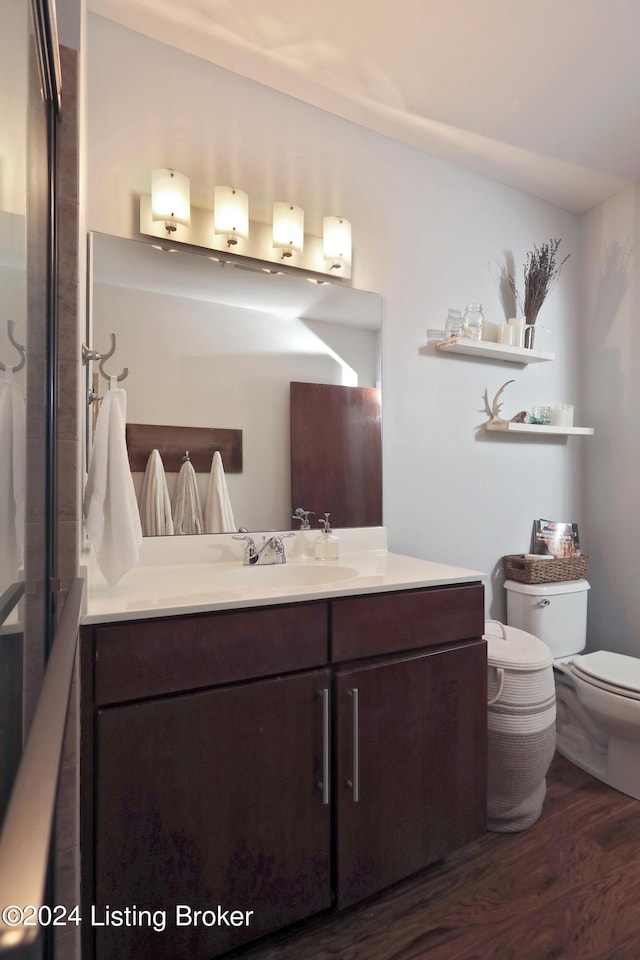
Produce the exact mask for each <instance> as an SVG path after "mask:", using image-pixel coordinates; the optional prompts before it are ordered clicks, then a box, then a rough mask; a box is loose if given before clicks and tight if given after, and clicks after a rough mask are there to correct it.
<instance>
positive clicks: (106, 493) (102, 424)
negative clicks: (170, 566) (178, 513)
mask: <svg viewBox="0 0 640 960" xmlns="http://www.w3.org/2000/svg"><path fill="white" fill-rule="evenodd" d="M116 383H117V380H116V378H115V377H112V379H111V388H110V389H109V391H108V392H107V393H106V394H105V398H104V400H103V401H102V403H101V405H100V412H99V413H98V422H97V423H96V432H95V435H94V438H93V449H92V451H91V461H90V463H89V476H88V479H87V486H86V488H85V492H84V516H85V524H86V529H87V534H88V536H89V538H90V540H91V541H92V543H93V545H94V547H95V551H96V556H97V559H98V564H99V566H100V569H101V570H102V573H103V574H104V577H105V579H106V581H107V583H108V584H109V586H112V585H113V584H114V583H115V582H116V580H119V579H120V577H121V576H122V575H123V574H125V573H126V572H127V570H130V569H131V568H132V567H134V566H135V565H136V564H137V562H138V558H139V556H140V546H141V544H142V527H141V525H140V514H139V512H138V502H137V500H136V494H135V489H134V486H133V479H132V477H131V470H130V469H129V458H128V456H127V444H126V440H125V429H126V420H127V395H126V393H125V392H124V390H123V389H122V388H121V387H117V386H116Z"/></svg>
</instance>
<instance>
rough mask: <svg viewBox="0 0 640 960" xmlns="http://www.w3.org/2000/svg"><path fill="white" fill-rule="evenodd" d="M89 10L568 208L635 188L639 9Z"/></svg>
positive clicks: (481, 5) (100, 5)
mask: <svg viewBox="0 0 640 960" xmlns="http://www.w3.org/2000/svg"><path fill="white" fill-rule="evenodd" d="M88 6H89V9H90V10H91V11H92V12H94V13H98V14H100V15H102V16H104V17H107V18H109V19H111V20H114V21H116V22H118V23H121V24H123V25H125V26H127V27H130V28H131V29H133V30H136V31H138V32H141V33H145V34H147V35H148V36H150V37H153V38H154V39H156V40H160V41H162V42H165V43H169V44H171V45H173V46H176V47H179V48H180V49H182V50H184V51H186V52H188V53H192V54H194V55H196V56H198V57H201V58H203V59H206V60H210V61H211V62H213V63H216V64H218V65H219V66H222V67H225V68H227V69H229V70H232V71H234V72H235V73H238V74H241V75H243V76H245V77H249V78H251V79H254V80H257V81H259V82H260V83H263V84H266V85H267V86H270V87H273V88H274V89H276V90H280V91H282V92H284V93H286V94H289V95H291V96H293V97H296V98H298V99H300V100H303V101H306V102H308V103H310V104H313V105H315V106H318V107H320V108H323V109H325V110H328V111H330V112H331V113H334V114H336V115H338V116H340V117H343V118H346V119H348V120H351V121H353V122H355V123H358V124H361V125H362V126H365V127H367V128H369V129H371V130H375V131H377V132H378V133H382V134H384V135H386V136H389V137H392V138H394V139H396V140H399V141H401V142H403V143H405V144H408V145H410V146H413V147H415V148H417V149H419V150H422V151H424V152H425V153H429V154H432V155H435V156H437V157H440V158H442V159H444V160H448V161H450V162H452V163H455V164H458V165H459V166H461V167H464V168H466V169H468V170H471V171H473V172H475V173H479V174H481V175H483V176H487V177H490V178H492V179H495V180H498V181H500V182H502V183H506V184H508V185H510V186H513V187H515V188H517V189H519V190H523V191H525V192H526V193H530V194H532V195H534V196H537V197H540V198H542V199H544V200H548V201H549V202H551V203H553V204H556V205H557V206H560V207H563V208H565V209H567V210H571V211H574V212H577V213H579V212H582V211H584V210H587V209H589V208H590V207H592V206H594V205H595V204H597V203H599V202H601V201H602V200H604V199H606V198H607V197H609V196H611V195H613V194H614V193H617V192H618V191H619V190H621V189H622V188H624V187H625V186H627V185H628V184H629V183H631V182H633V181H636V180H640V96H639V95H638V90H639V89H640V56H638V53H637V44H638V36H640V3H638V0H536V2H535V3H525V2H523V0H396V2H395V3H393V4H380V5H371V4H370V2H369V0H323V3H322V4H311V3H308V2H307V3H297V4H283V5H282V6H281V7H280V8H276V7H274V6H273V4H269V5H267V4H265V3H264V0H179V2H176V0H88ZM373 11H375V12H373Z"/></svg>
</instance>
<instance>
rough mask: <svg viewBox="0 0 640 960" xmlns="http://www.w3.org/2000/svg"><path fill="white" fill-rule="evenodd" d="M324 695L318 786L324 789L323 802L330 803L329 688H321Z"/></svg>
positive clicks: (321, 694)
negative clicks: (320, 778) (319, 780)
mask: <svg viewBox="0 0 640 960" xmlns="http://www.w3.org/2000/svg"><path fill="white" fill-rule="evenodd" d="M318 693H319V694H320V696H321V697H322V782H321V783H319V784H318V786H319V787H320V788H321V789H322V802H323V804H325V805H327V804H328V803H329V737H330V732H329V688H328V687H324V689H322V690H319V691H318Z"/></svg>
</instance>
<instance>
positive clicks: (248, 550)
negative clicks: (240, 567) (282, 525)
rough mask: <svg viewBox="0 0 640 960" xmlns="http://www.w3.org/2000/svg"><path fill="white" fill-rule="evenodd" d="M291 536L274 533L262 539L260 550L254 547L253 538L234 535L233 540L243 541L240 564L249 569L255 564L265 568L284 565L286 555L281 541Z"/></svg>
mask: <svg viewBox="0 0 640 960" xmlns="http://www.w3.org/2000/svg"><path fill="white" fill-rule="evenodd" d="M293 536H295V534H293V533H276V534H274V535H273V536H272V537H263V538H262V546H261V547H260V548H258V547H256V543H255V540H254V539H253V537H249V536H247V535H246V534H242V535H238V534H234V536H233V539H234V540H244V541H245V543H246V546H245V548H244V556H243V558H242V563H243V564H244V566H245V567H249V566H254V565H256V564H260V565H263V566H267V565H268V564H274V563H286V562H287V555H286V553H285V550H284V543H283V542H282V541H283V540H284V539H285V538H286V537H293Z"/></svg>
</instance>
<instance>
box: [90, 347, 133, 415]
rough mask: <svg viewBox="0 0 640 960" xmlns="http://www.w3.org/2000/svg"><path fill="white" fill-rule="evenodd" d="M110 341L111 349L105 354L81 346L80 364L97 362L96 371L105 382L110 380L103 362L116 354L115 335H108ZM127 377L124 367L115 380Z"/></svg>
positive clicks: (127, 372) (126, 370) (127, 370)
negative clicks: (91, 361) (90, 361)
mask: <svg viewBox="0 0 640 960" xmlns="http://www.w3.org/2000/svg"><path fill="white" fill-rule="evenodd" d="M110 339H111V349H110V350H108V351H107V352H106V353H99V352H98V351H97V350H90V349H89V347H88V346H87V345H86V343H83V344H82V362H83V363H88V362H89V360H98V361H99V363H98V370H99V371H100V373H101V374H102V376H103V377H104V378H105V380H111V379H112V377H111V375H110V374H109V373H107V372H106V370H105V369H104V362H105V360H108V359H109V357H112V356H113V355H114V353H115V352H116V335H115V333H112V334H110ZM128 376H129V367H125V368H124V369H123V371H122V373H121V374H119V376H117V377H116V380H117V381H118V382H120V381H121V380H126V378H127V377H128ZM96 399H97V398H96Z"/></svg>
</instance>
